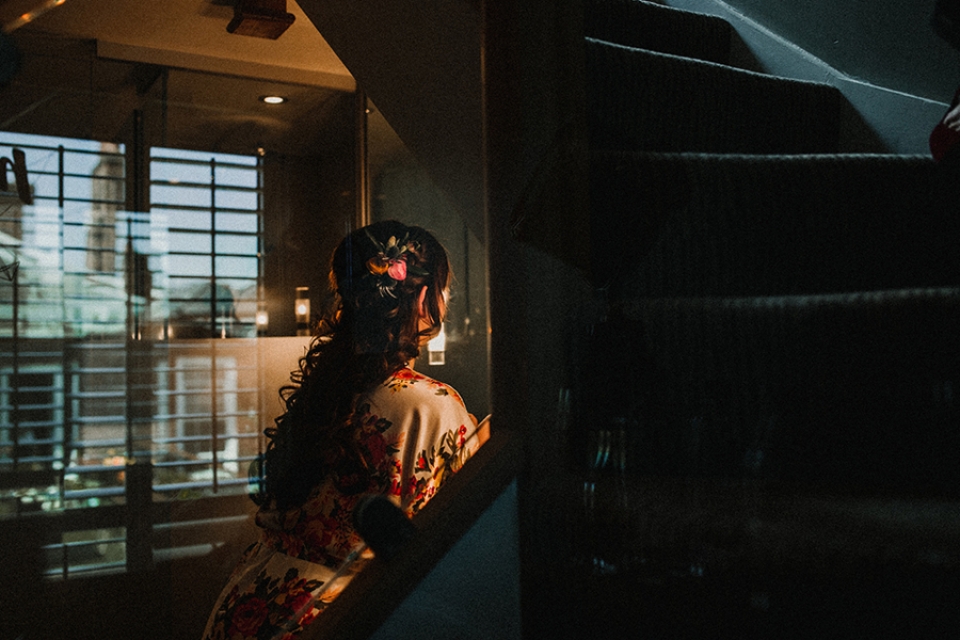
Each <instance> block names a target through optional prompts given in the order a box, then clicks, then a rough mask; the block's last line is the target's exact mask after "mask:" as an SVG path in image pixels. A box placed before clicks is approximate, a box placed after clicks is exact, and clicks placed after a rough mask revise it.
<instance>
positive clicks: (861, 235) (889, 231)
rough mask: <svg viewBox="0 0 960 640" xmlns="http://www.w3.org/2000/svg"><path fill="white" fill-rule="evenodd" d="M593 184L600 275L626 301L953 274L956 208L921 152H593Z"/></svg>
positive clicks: (957, 264) (942, 280) (958, 238)
mask: <svg viewBox="0 0 960 640" xmlns="http://www.w3.org/2000/svg"><path fill="white" fill-rule="evenodd" d="M591 191H592V207H593V211H594V214H593V233H594V248H595V258H594V264H595V273H596V277H597V281H598V283H601V284H603V283H610V282H615V283H616V286H617V287H618V290H619V291H621V292H622V293H623V295H624V296H626V297H628V298H635V297H648V296H653V297H664V296H700V295H703V296H748V295H788V294H809V293H824V292H843V291H869V290H875V289H901V288H913V287H925V286H952V285H955V284H958V283H960V251H957V250H956V247H957V246H958V242H960V216H958V215H957V213H958V207H957V205H956V203H951V202H950V200H951V198H950V193H949V191H948V190H947V189H944V188H943V186H942V181H941V176H940V175H939V174H938V169H937V167H936V166H935V165H934V164H933V163H932V162H930V161H929V160H928V159H924V158H903V157H899V156H833V157H815V158H804V157H780V158H750V157H709V156H697V155H670V156H665V155H657V154H598V155H596V156H595V157H594V160H593V165H592V175H591ZM951 206H952V208H951Z"/></svg>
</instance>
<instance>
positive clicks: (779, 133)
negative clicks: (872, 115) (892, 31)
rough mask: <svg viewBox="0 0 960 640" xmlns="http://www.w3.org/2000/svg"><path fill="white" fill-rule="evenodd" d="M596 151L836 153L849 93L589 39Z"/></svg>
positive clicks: (592, 135) (590, 118)
mask: <svg viewBox="0 0 960 640" xmlns="http://www.w3.org/2000/svg"><path fill="white" fill-rule="evenodd" d="M586 59H587V77H588V81H587V82H588V87H587V112H588V127H589V135H590V145H591V148H593V149H618V150H630V151H699V152H709V153H832V152H835V151H837V149H838V144H839V126H840V125H839V122H840V114H841V106H842V101H843V97H842V96H841V94H840V92H839V91H838V90H837V89H836V88H834V87H831V86H828V85H823V84H817V83H811V82H801V81H797V80H786V79H783V78H778V77H773V76H768V75H765V74H761V73H755V72H752V71H744V70H741V69H734V68H732V67H727V66H724V65H719V64H715V63H710V62H702V61H698V60H691V59H689V58H683V57H679V56H673V55H669V54H662V53H655V52H651V51H647V50H644V49H635V48H631V47H624V46H621V45H615V44H610V43H607V42H602V41H599V40H593V39H590V38H588V39H587V41H586Z"/></svg>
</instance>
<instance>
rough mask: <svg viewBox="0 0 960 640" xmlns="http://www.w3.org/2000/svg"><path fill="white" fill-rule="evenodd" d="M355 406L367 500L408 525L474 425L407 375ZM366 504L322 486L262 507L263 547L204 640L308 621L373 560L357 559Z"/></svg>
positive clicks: (469, 445)
mask: <svg viewBox="0 0 960 640" xmlns="http://www.w3.org/2000/svg"><path fill="white" fill-rule="evenodd" d="M357 407H358V410H357V413H356V414H355V415H354V417H353V420H354V422H355V423H356V425H357V431H356V437H357V438H358V440H359V441H360V444H361V451H363V452H364V453H365V454H366V456H367V459H368V461H369V462H370V463H371V464H370V466H371V468H373V469H374V470H375V471H374V474H373V475H372V476H371V478H370V484H369V487H368V491H366V493H381V494H386V495H388V496H391V497H392V499H394V500H395V501H396V502H397V503H398V504H399V505H400V506H401V508H402V509H403V511H404V512H405V513H406V514H407V515H408V516H413V515H414V514H416V513H417V511H419V510H420V509H421V508H422V507H423V505H425V504H426V503H427V502H428V501H429V500H430V498H432V497H433V495H434V493H435V492H436V491H437V489H438V488H439V487H440V485H441V484H442V483H443V481H444V479H445V478H446V477H447V475H448V474H449V473H453V472H456V471H457V470H458V469H459V468H460V466H461V465H462V464H463V463H464V461H465V460H466V459H467V458H468V457H469V456H470V455H471V454H472V453H473V452H474V450H475V449H476V448H477V446H478V444H477V439H476V438H473V435H474V433H475V430H476V424H475V421H474V419H473V418H472V417H471V416H470V415H469V414H468V413H467V410H466V408H465V406H464V404H463V400H462V399H461V398H460V396H459V395H458V394H457V392H456V391H454V390H453V389H452V388H451V387H449V386H447V385H445V384H443V383H441V382H438V381H436V380H434V379H432V378H429V377H427V376H424V375H422V374H419V373H416V372H414V371H413V370H412V369H408V368H405V369H401V370H400V371H399V372H397V373H396V374H395V375H394V376H393V377H391V378H390V379H388V380H387V381H386V382H385V383H383V384H382V385H380V386H378V387H376V388H375V389H373V390H372V391H370V392H369V393H367V394H365V395H364V396H363V397H361V398H360V400H359V402H358V404H357ZM363 495H364V494H363V493H360V494H356V495H346V494H344V493H341V492H340V491H339V490H338V489H337V486H336V485H335V483H334V481H333V479H331V478H328V479H327V480H326V481H325V482H324V483H323V484H321V485H320V486H319V487H317V488H316V489H315V490H314V491H313V492H312V493H311V495H310V497H309V498H308V499H307V501H306V503H305V504H304V505H302V507H300V508H299V509H293V510H289V511H285V512H278V511H276V510H272V509H270V508H261V509H260V511H259V512H258V513H257V516H256V522H257V525H258V526H259V527H260V528H261V535H260V539H259V540H258V541H257V542H256V543H254V544H253V545H252V546H251V547H250V548H248V549H247V551H246V552H245V553H244V555H243V557H242V558H241V560H240V563H239V565H238V566H237V568H236V569H235V570H234V572H233V575H232V576H231V578H230V580H229V582H228V583H227V586H226V587H225V588H224V589H223V591H222V592H221V594H220V597H219V598H218V600H217V603H216V605H215V606H214V609H213V612H212V613H211V614H210V618H209V620H208V622H207V627H206V630H205V631H204V635H203V638H204V640H242V639H246V638H256V639H258V640H269V639H271V638H276V639H277V640H283V639H285V638H287V639H288V638H291V637H294V636H295V635H296V634H297V633H298V632H299V631H300V630H302V628H303V626H304V625H306V624H307V623H309V622H310V621H311V620H313V619H314V618H315V617H316V616H317V614H319V613H320V612H321V611H322V610H323V609H324V608H325V607H326V605H327V604H329V603H330V602H331V601H332V600H333V599H334V598H335V597H336V596H337V595H338V594H339V593H340V591H342V590H343V588H344V587H345V586H346V585H347V584H348V583H349V581H350V579H351V577H352V576H353V575H354V574H355V573H356V572H357V571H359V570H360V568H362V566H363V565H364V564H365V562H366V561H367V560H368V559H369V558H370V557H372V553H371V552H369V551H364V552H363V553H362V554H361V555H360V557H359V558H357V559H356V560H354V557H356V555H357V552H358V551H360V550H361V549H362V546H363V545H362V540H361V539H360V537H359V535H358V534H357V532H356V531H355V530H354V528H353V522H352V514H353V508H354V506H355V505H356V503H357V501H358V500H359V499H360V498H361V497H362V496H363ZM351 561H352V562H351ZM314 596H317V600H316V601H315V602H313V603H312V604H311V600H312V599H313V598H314ZM308 605H309V606H308Z"/></svg>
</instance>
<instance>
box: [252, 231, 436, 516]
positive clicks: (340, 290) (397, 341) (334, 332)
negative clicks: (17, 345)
mask: <svg viewBox="0 0 960 640" xmlns="http://www.w3.org/2000/svg"><path fill="white" fill-rule="evenodd" d="M391 238H392V239H393V241H392V242H393V244H392V243H391ZM404 245H405V247H406V250H405V251H404V252H403V253H402V254H398V253H397V251H398V248H403V246H404ZM384 253H386V255H384ZM398 256H399V261H402V262H404V265H403V267H404V270H405V271H406V273H405V277H404V278H402V279H400V280H397V279H394V278H393V277H391V275H390V274H391V273H392V274H393V275H399V274H398V272H396V271H391V272H384V273H375V271H379V270H380V269H379V268H377V265H378V264H379V265H383V266H384V267H385V265H386V264H387V263H388V261H389V262H390V264H394V263H396V262H397V261H398V259H397V258H398ZM387 259H389V260H387ZM371 261H372V263H371ZM331 262H332V264H331V269H330V284H331V287H332V288H333V290H334V291H335V292H336V293H337V295H338V298H339V305H338V308H337V311H336V313H335V314H334V316H333V317H332V318H328V319H326V320H324V321H322V322H321V323H320V330H319V332H318V335H317V336H316V337H315V338H314V339H313V341H312V343H311V346H310V348H309V349H308V350H307V353H306V354H305V355H304V356H303V357H302V358H301V359H300V364H299V370H298V371H295V372H293V374H292V375H291V382H292V384H290V385H288V386H286V387H284V388H283V389H281V397H283V400H284V403H285V405H286V412H285V413H284V414H283V415H282V416H280V417H279V418H277V420H276V427H275V428H273V429H267V430H266V435H267V438H268V440H269V442H268V445H267V451H266V458H265V464H266V468H265V472H266V473H265V482H264V484H263V485H262V486H263V489H264V491H263V493H262V494H261V495H260V496H259V499H258V501H260V502H273V503H274V504H275V505H276V507H278V508H281V509H283V508H288V507H294V506H299V505H300V504H302V503H303V502H304V501H305V500H306V499H307V497H308V496H309V494H310V492H311V490H312V489H313V488H314V487H316V486H317V485H319V484H320V483H321V482H322V481H323V480H324V479H325V478H326V477H327V476H328V475H329V474H331V473H333V474H334V475H335V476H336V477H337V479H338V486H339V487H340V489H341V490H343V491H346V492H351V491H364V490H366V489H367V482H368V477H369V474H368V473H364V470H365V469H366V463H365V461H364V458H363V455H362V454H361V453H360V451H359V449H358V447H357V444H356V440H355V439H354V437H353V436H354V428H353V425H352V423H351V421H350V418H351V416H352V414H353V412H354V410H355V409H356V402H357V398H358V396H359V395H360V394H361V393H363V392H364V391H366V390H368V389H370V388H371V387H373V386H374V385H377V384H381V383H383V382H384V381H385V380H387V379H388V378H389V377H390V376H391V375H393V374H394V373H395V372H396V371H398V370H400V369H402V368H403V367H404V366H406V364H407V363H408V362H409V361H410V360H412V359H413V358H416V357H417V356H418V355H419V353H420V345H421V344H423V343H425V341H426V340H427V339H429V338H430V337H433V336H434V335H436V334H437V333H438V332H439V330H440V323H441V322H442V320H443V314H444V311H445V305H444V295H445V293H446V289H447V286H448V284H449V280H450V265H449V262H448V259H447V252H446V251H445V250H444V248H443V246H442V245H441V244H440V243H439V242H438V241H437V240H436V238H434V237H433V235H431V234H430V233H429V232H428V231H426V230H425V229H423V228H421V227H413V226H407V225H404V224H401V223H399V222H395V221H384V222H376V223H374V224H371V225H369V226H367V227H364V228H362V229H359V230H357V231H354V232H353V233H351V234H350V235H348V236H347V237H346V238H344V240H343V241H341V242H340V245H339V246H338V247H337V249H336V250H335V251H334V253H333V259H332V261H331ZM371 264H372V266H370V265H371ZM424 287H426V293H425V297H424V299H423V303H422V309H423V312H422V313H421V302H420V296H421V292H422V291H423V290H424ZM421 319H422V320H423V322H421ZM348 479H353V480H352V481H350V480H348Z"/></svg>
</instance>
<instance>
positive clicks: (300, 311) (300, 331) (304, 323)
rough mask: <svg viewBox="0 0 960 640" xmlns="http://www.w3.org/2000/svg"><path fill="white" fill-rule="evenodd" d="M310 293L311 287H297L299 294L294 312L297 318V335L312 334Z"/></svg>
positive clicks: (294, 304)
mask: <svg viewBox="0 0 960 640" xmlns="http://www.w3.org/2000/svg"><path fill="white" fill-rule="evenodd" d="M309 293H310V288H309V287H297V296H296V298H295V299H294V301H293V313H294V316H296V318H297V335H298V336H306V335H310V298H309V297H308V296H309Z"/></svg>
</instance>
